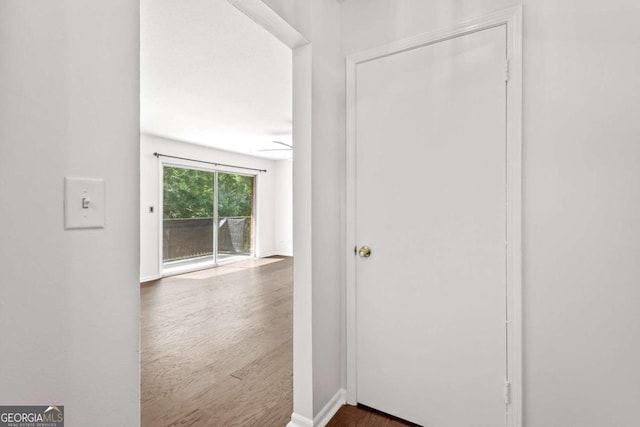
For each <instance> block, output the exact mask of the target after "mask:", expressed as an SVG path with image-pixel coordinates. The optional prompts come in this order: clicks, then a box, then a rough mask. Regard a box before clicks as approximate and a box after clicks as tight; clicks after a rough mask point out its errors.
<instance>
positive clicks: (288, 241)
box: [273, 160, 293, 256]
mask: <svg viewBox="0 0 640 427" xmlns="http://www.w3.org/2000/svg"><path fill="white" fill-rule="evenodd" d="M274 165H275V167H274V168H273V171H274V174H275V189H274V203H275V211H274V219H275V227H274V229H275V233H274V234H275V236H274V237H275V248H276V249H275V250H276V252H277V253H278V254H279V255H287V256H293V192H292V190H293V162H292V161H291V160H279V161H276V162H274Z"/></svg>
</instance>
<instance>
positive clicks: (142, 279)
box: [140, 274, 162, 283]
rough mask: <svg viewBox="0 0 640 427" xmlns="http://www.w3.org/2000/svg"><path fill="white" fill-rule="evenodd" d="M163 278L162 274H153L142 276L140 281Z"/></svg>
mask: <svg viewBox="0 0 640 427" xmlns="http://www.w3.org/2000/svg"><path fill="white" fill-rule="evenodd" d="M160 279H162V274H154V275H152V276H144V277H141V278H140V283H144V282H150V281H152V280H160Z"/></svg>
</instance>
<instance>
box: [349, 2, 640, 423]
mask: <svg viewBox="0 0 640 427" xmlns="http://www.w3.org/2000/svg"><path fill="white" fill-rule="evenodd" d="M522 3H524V6H525V8H524V135H523V149H524V151H523V157H524V160H523V161H524V165H523V170H524V172H523V173H524V177H523V178H524V188H523V196H524V225H523V227H524V229H523V232H524V236H523V237H524V248H523V249H524V259H523V262H524V283H523V287H524V301H523V303H524V307H523V312H524V351H525V354H524V401H525V403H524V405H525V406H524V422H525V425H526V426H527V427H574V426H580V427H601V426H611V427H614V426H616V427H617V426H630V425H637V424H638V422H639V421H638V420H639V416H638V411H637V405H638V402H639V401H640V368H639V367H638V361H639V360H640V286H638V285H639V284H640V262H638V259H640V220H639V219H640V191H638V183H640V167H639V164H640V144H639V143H638V141H639V137H640V121H639V120H638V112H640V79H638V76H639V75H640V55H639V54H638V52H639V51H640V26H639V25H638V21H640V8H639V7H638V3H637V1H636V0H626V1H625V0H612V1H606V2H603V1H596V0H587V1H573V0H525V1H523V2H522ZM515 4H517V3H516V2H515V1H509V0H481V1H478V0H456V1H451V0H435V1H429V2H426V1H421V0H406V1H402V2H398V1H395V0H349V1H347V2H345V3H343V6H342V11H343V17H342V34H343V48H344V53H345V54H349V53H353V52H356V51H359V50H363V49H366V48H369V47H373V46H376V45H380V44H384V43H387V42H391V41H394V40H397V39H400V38H403V37H407V36H411V35H415V34H418V33H422V32H427V31H433V30H436V29H441V28H446V27H449V26H451V25H452V24H453V23H457V22H459V21H461V20H463V19H464V18H469V17H474V16H477V15H482V14H484V13H487V12H491V11H495V10H498V9H502V8H505V7H509V6H513V5H515Z"/></svg>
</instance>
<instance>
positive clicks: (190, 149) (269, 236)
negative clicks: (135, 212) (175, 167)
mask: <svg viewBox="0 0 640 427" xmlns="http://www.w3.org/2000/svg"><path fill="white" fill-rule="evenodd" d="M155 152H159V153H162V154H169V155H172V156H179V157H186V158H190V159H199V160H203V161H207V162H217V163H225V164H230V165H237V166H244V167H249V168H257V169H266V170H267V172H262V173H257V181H256V196H257V197H256V214H257V215H256V219H257V224H256V226H257V235H256V255H257V256H258V257H265V256H271V255H291V251H290V248H291V247H292V242H291V238H292V233H291V232H288V234H286V233H287V231H288V228H289V229H290V228H291V216H290V214H289V216H288V217H284V218H281V217H278V216H276V214H277V212H280V211H282V212H283V214H285V215H286V213H287V209H289V212H290V207H289V206H290V204H288V202H287V201H288V200H291V193H292V187H291V178H290V176H289V177H287V174H286V170H281V169H282V168H281V167H280V166H279V163H280V162H276V161H273V160H268V159H262V158H258V157H253V156H247V155H243V154H238V153H232V152H229V151H222V150H215V149H213V148H209V147H204V146H200V145H195V144H188V143H184V142H179V141H174V140H170V139H165V138H159V137H157V136H151V135H141V136H140V278H141V280H142V281H144V280H149V279H153V278H157V277H158V276H159V275H160V274H161V265H160V259H159V255H158V254H159V250H160V245H162V240H161V238H160V236H159V223H158V221H160V220H161V216H162V210H161V209H160V206H159V196H160V191H161V189H160V187H159V184H160V181H159V175H158V174H159V171H160V169H159V161H158V159H157V158H156V157H155V156H154V155H153V153H155ZM164 161H167V162H171V161H174V160H173V159H164ZM287 163H290V162H287ZM191 164H192V165H193V166H195V167H203V166H204V167H207V165H202V164H198V163H193V162H191ZM220 169H221V170H222V169H223V168H220ZM224 169H225V170H227V171H231V172H233V171H237V172H239V173H247V171H242V170H241V169H233V168H224ZM249 172H250V171H249ZM150 206H153V207H154V212H153V213H150V212H149V207H150ZM287 218H288V221H289V222H288V228H287V222H286V220H287ZM280 230H281V231H282V232H283V233H285V234H282V235H279V234H277V233H278V231H280Z"/></svg>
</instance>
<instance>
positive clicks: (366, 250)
mask: <svg viewBox="0 0 640 427" xmlns="http://www.w3.org/2000/svg"><path fill="white" fill-rule="evenodd" d="M358 255H360V256H361V257H362V258H369V257H370V256H371V248H370V247H369V246H363V247H361V248H360V250H359V251H358Z"/></svg>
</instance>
